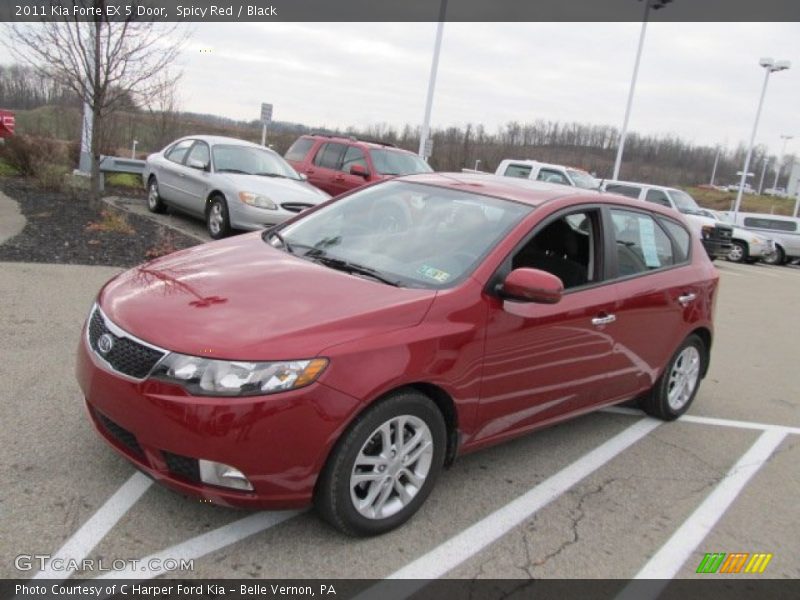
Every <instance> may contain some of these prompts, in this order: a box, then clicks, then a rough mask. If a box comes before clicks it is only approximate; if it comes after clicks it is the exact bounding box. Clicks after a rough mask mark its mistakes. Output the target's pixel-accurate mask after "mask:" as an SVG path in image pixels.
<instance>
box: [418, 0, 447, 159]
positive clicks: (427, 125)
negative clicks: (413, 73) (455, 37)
mask: <svg viewBox="0 0 800 600" xmlns="http://www.w3.org/2000/svg"><path fill="white" fill-rule="evenodd" d="M446 13H447V0H442V3H441V4H440V5H439V24H438V25H437V27H436V41H435V42H434V45H433V60H432V61H431V74H430V77H429V78H428V97H427V99H426V100H425V118H424V119H423V121H422V130H421V131H420V132H419V155H420V156H421V157H422V158H423V159H424V160H428V156H427V154H428V152H427V151H426V150H427V149H428V148H429V147H430V146H428V144H427V142H428V135H429V132H430V129H431V109H432V108H433V90H434V89H435V88H436V74H437V73H438V71H439V51H440V50H441V49H442V33H443V31H444V19H445V14H446Z"/></svg>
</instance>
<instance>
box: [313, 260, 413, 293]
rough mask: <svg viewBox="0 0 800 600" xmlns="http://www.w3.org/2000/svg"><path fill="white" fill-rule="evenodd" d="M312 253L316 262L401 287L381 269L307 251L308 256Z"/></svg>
mask: <svg viewBox="0 0 800 600" xmlns="http://www.w3.org/2000/svg"><path fill="white" fill-rule="evenodd" d="M309 255H311V256H312V257H313V258H312V260H313V261H314V262H318V263H321V264H323V265H325V266H326V267H330V268H331V269H336V270H337V271H344V272H345V273H354V274H356V275H366V276H367V277H371V278H372V279H375V280H377V281H380V282H381V283H385V284H387V285H392V286H394V287H400V284H399V283H398V282H397V281H392V280H391V279H387V278H386V276H384V275H382V274H381V273H380V271H376V270H375V269H373V268H371V267H366V266H364V265H359V264H357V263H353V262H349V261H346V260H342V259H341V258H333V257H330V256H319V255H317V256H314V255H313V254H312V253H311V252H309V253H307V254H306V256H309Z"/></svg>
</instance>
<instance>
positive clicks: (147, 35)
mask: <svg viewBox="0 0 800 600" xmlns="http://www.w3.org/2000/svg"><path fill="white" fill-rule="evenodd" d="M70 2H71V4H73V5H76V6H82V7H87V8H89V7H91V8H92V9H93V10H92V14H96V15H102V16H96V17H94V20H92V21H88V22H87V21H86V20H85V18H84V19H81V18H80V17H64V18H63V20H59V21H49V22H41V23H35V24H18V23H10V24H8V25H7V26H6V35H5V36H4V40H3V43H4V44H5V45H6V46H7V47H8V49H9V51H10V52H11V54H12V55H13V56H14V57H15V59H16V60H18V61H20V62H23V63H26V64H28V65H30V66H32V67H33V68H34V69H35V70H36V71H37V72H38V73H41V74H43V75H45V76H47V77H49V78H51V79H52V80H54V81H55V82H57V83H58V84H60V85H62V86H64V87H66V88H68V89H71V90H72V91H74V92H75V93H76V94H77V95H78V97H80V98H81V99H82V100H83V101H84V102H86V104H87V105H88V106H89V109H90V110H91V111H92V115H93V117H94V129H95V135H92V142H91V155H92V171H91V176H92V178H91V182H92V186H91V189H92V194H91V200H92V202H96V201H97V199H98V198H99V196H100V177H99V175H100V169H99V158H100V139H101V136H100V135H97V134H96V132H97V131H101V130H102V128H103V122H104V118H105V117H107V116H108V115H110V114H112V113H113V112H114V111H115V110H118V109H119V108H121V107H122V105H124V104H129V103H130V101H131V99H132V98H148V97H149V96H151V95H153V94H154V93H155V92H156V91H157V90H158V89H159V88H160V87H162V86H163V85H164V76H163V75H164V73H165V72H167V68H168V67H169V65H170V64H172V63H173V62H174V60H175V58H176V57H177V55H178V53H179V52H180V50H181V47H182V46H183V44H184V43H185V41H186V39H187V34H183V35H181V34H180V33H179V31H178V25H177V24H166V25H160V24H159V25H156V24H154V23H147V22H139V21H137V20H136V17H135V15H131V16H129V17H122V18H121V17H114V16H112V15H109V14H108V13H109V12H113V11H107V10H106V9H107V5H111V4H112V2H111V1H110V0H70ZM61 4H62V5H63V4H65V3H64V1H63V0H62V2H61ZM69 12H70V14H75V11H69Z"/></svg>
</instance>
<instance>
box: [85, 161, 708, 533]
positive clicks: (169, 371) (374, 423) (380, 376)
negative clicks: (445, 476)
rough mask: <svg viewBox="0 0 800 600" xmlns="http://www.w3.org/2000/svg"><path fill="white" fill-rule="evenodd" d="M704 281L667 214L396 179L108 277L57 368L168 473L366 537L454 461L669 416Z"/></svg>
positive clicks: (704, 266) (685, 394)
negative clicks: (623, 413)
mask: <svg viewBox="0 0 800 600" xmlns="http://www.w3.org/2000/svg"><path fill="white" fill-rule="evenodd" d="M717 283H718V275H717V272H716V270H715V269H714V267H713V266H712V265H711V263H710V262H709V260H708V258H707V256H706V253H705V252H704V251H703V248H702V246H701V245H700V240H699V239H695V238H694V237H693V236H691V235H690V234H689V230H688V228H687V226H686V223H685V222H684V221H683V218H682V217H681V216H680V215H679V214H678V213H676V212H673V211H671V210H669V209H666V208H662V207H660V206H656V205H649V204H644V203H641V202H637V201H633V200H629V199H626V198H622V197H619V196H613V195H607V194H601V193H597V192H580V191H574V190H567V189H565V188H564V187H563V186H552V185H549V184H545V183H539V182H530V181H523V180H514V179H509V178H506V177H499V178H495V177H493V176H486V175H463V174H450V175H442V174H426V175H415V176H409V177H404V178H398V179H395V180H392V181H390V182H384V183H379V184H376V185H373V186H369V187H365V188H362V189H360V190H358V191H356V192H353V193H351V194H349V195H346V196H342V197H339V198H336V199H334V200H331V201H329V202H327V203H325V204H322V205H320V206H319V207H316V208H314V209H311V210H309V211H308V212H306V213H304V214H302V215H298V216H297V217H295V218H294V219H292V220H290V221H287V222H286V223H284V224H282V225H280V226H278V227H276V228H273V229H270V230H267V231H265V232H263V233H253V234H247V235H244V236H240V237H236V238H234V239H230V240H225V241H221V242H216V243H210V244H205V245H202V246H198V247H195V248H192V249H189V250H185V251H182V252H178V253H175V254H172V255H170V256H167V257H165V258H161V259H158V260H155V261H153V262H150V263H147V264H144V265H142V266H140V267H137V268H135V269H132V270H130V271H127V272H125V273H122V274H121V275H119V276H117V277H116V278H114V279H113V280H111V281H110V282H109V283H108V284H106V285H105V287H104V288H103V289H102V291H101V292H100V294H99V296H98V298H97V302H96V304H95V306H94V307H93V308H92V311H91V314H90V315H89V318H88V321H87V323H86V327H85V329H84V332H83V338H82V340H81V342H80V347H79V350H78V366H77V375H78V380H79V382H80V385H81V387H82V389H83V392H84V394H85V396H86V403H87V406H88V409H89V414H90V415H91V418H92V420H93V421H94V424H95V425H96V427H97V429H98V431H99V432H100V433H101V435H102V436H103V437H104V438H105V439H106V440H107V441H108V442H109V443H110V444H111V445H112V446H113V447H114V448H115V449H116V450H117V451H119V452H120V453H122V454H123V455H124V456H125V457H126V458H128V459H129V460H130V461H132V462H133V463H134V464H135V465H136V466H137V467H138V468H139V469H141V470H142V471H144V472H145V473H147V474H149V475H151V476H152V477H154V478H155V479H156V480H158V481H160V482H162V483H164V484H166V485H168V486H169V487H171V488H174V489H175V490H177V491H179V492H182V493H186V494H192V495H196V496H200V497H202V498H205V499H208V500H210V501H212V502H216V503H219V504H223V505H232V506H245V507H253V508H287V507H296V506H302V505H306V504H309V503H311V502H312V501H313V503H314V504H315V505H316V507H317V508H318V510H319V512H320V514H321V515H322V516H323V517H324V518H325V519H326V520H328V521H329V522H330V523H332V524H333V525H334V526H336V527H338V528H339V529H341V530H342V531H345V532H347V533H350V534H361V535H363V534H375V533H381V532H384V531H387V530H389V529H392V528H393V527H396V526H398V525H400V524H401V523H403V522H404V521H406V520H407V519H408V518H409V517H410V516H411V515H412V514H414V512H415V511H416V510H417V509H418V508H419V507H420V505H421V504H422V503H423V502H424V501H425V498H426V497H427V496H428V494H429V493H430V492H431V489H432V488H433V486H434V483H435V481H436V478H437V476H438V475H439V472H440V470H441V469H442V467H443V466H444V465H448V464H450V463H451V462H452V461H453V460H454V458H455V457H456V456H458V455H460V454H463V453H466V452H470V451H473V450H476V449H478V448H482V447H484V446H488V445H490V444H495V443H497V442H501V441H503V440H507V439H509V438H511V437H514V436H518V435H520V434H524V433H527V432H529V431H531V430H533V429H536V428H539V427H542V426H545V425H549V424H552V423H555V422H558V421H561V420H563V419H567V418H569V417H573V416H576V415H580V414H582V413H586V412H588V411H591V410H595V409H597V408H599V407H602V406H606V405H610V404H614V403H618V402H623V401H626V400H630V399H633V398H639V399H640V400H641V403H642V406H643V408H644V409H645V410H646V411H647V412H648V413H650V414H651V415H655V416H657V417H660V418H662V419H675V418H677V417H678V416H679V415H681V414H682V413H683V412H685V411H686V410H687V408H688V407H689V405H690V403H691V402H692V399H693V398H694V396H695V394H696V393H697V389H698V385H699V383H700V380H701V379H702V377H703V376H704V375H705V373H706V370H707V368H708V360H709V352H710V349H711V340H712V311H713V307H714V304H715V299H716V291H717Z"/></svg>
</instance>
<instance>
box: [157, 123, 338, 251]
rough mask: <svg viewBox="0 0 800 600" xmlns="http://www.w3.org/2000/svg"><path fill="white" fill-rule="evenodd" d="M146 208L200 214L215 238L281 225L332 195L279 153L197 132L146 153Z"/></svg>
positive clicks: (197, 215)
mask: <svg viewBox="0 0 800 600" xmlns="http://www.w3.org/2000/svg"><path fill="white" fill-rule="evenodd" d="M142 178H143V182H144V185H145V187H146V188H147V207H148V208H149V209H150V211H151V212H156V213H158V212H164V211H165V210H166V208H167V206H169V207H171V208H174V209H177V210H179V211H182V212H185V213H188V214H190V215H194V216H196V217H201V218H203V219H204V220H205V221H206V226H207V228H208V233H209V235H211V237H212V238H214V239H220V238H223V237H225V236H226V235H228V234H229V233H230V232H231V230H233V229H245V230H256V229H262V228H264V227H271V226H272V225H276V224H277V223H281V222H283V221H285V220H286V219H288V218H289V217H291V216H293V215H294V214H296V213H299V212H301V211H303V210H305V209H307V208H310V207H312V206H315V205H317V204H319V203H320V202H324V201H325V200H327V199H328V198H329V197H330V196H329V195H328V194H326V193H325V192H323V191H321V190H319V189H317V188H315V187H314V186H313V185H311V184H310V183H308V182H307V181H306V180H305V178H304V177H302V176H300V175H298V174H297V172H296V171H295V170H294V169H293V168H292V167H291V166H290V165H289V163H287V162H286V161H285V160H284V159H283V158H282V157H281V156H280V155H279V154H277V153H276V152H273V151H272V150H270V149H269V148H264V147H263V146H259V145H257V144H253V143H250V142H245V141H243V140H237V139H234V138H227V137H218V136H209V135H194V136H189V137H185V138H181V139H179V140H176V141H175V142H173V143H171V144H170V145H169V146H167V147H166V148H164V149H163V150H162V151H161V152H156V153H155V154H151V155H150V156H148V157H147V162H146V164H145V169H144V173H143V175H142Z"/></svg>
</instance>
